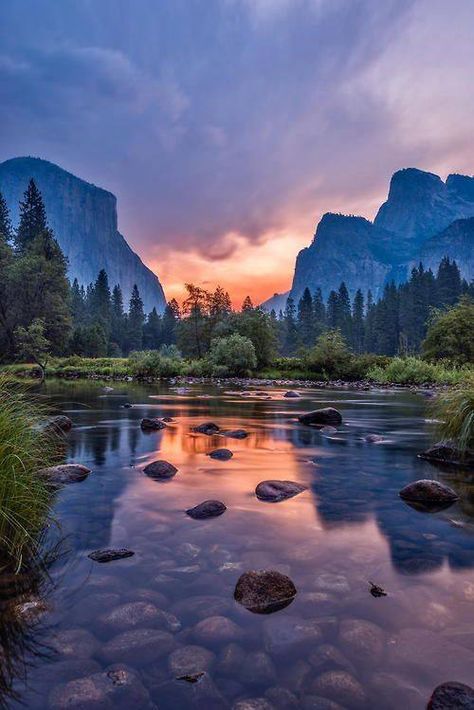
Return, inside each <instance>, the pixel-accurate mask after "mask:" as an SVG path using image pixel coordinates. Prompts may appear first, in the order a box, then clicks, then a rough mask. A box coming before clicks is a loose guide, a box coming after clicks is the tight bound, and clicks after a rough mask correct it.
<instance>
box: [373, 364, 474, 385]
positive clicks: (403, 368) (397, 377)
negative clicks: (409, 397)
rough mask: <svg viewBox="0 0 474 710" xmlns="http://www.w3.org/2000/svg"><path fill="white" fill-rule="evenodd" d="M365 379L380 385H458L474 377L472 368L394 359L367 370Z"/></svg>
mask: <svg viewBox="0 0 474 710" xmlns="http://www.w3.org/2000/svg"><path fill="white" fill-rule="evenodd" d="M367 377H368V379H370V380H373V381H374V382H379V383H382V384H386V383H394V384H400V385H410V384H413V385H417V384H418V385H420V384H424V383H427V384H439V385H459V384H463V383H465V382H468V381H469V380H470V379H471V378H473V377H474V368H473V367H472V366H471V367H469V366H467V365H465V366H459V365H458V366H456V365H452V364H448V363H445V362H428V361H427V360H422V359H421V358H418V357H394V358H391V360H390V361H389V362H388V363H387V364H386V365H385V366H375V367H372V368H369V370H368V372H367Z"/></svg>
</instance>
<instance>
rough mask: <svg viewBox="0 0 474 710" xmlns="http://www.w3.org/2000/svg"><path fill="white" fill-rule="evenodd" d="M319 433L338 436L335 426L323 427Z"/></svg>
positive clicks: (327, 425)
mask: <svg viewBox="0 0 474 710" xmlns="http://www.w3.org/2000/svg"><path fill="white" fill-rule="evenodd" d="M319 431H320V432H321V434H325V435H326V436H330V435H331V434H337V428H336V427H335V426H330V425H329V424H326V425H325V426H322V427H321V428H320V430H319Z"/></svg>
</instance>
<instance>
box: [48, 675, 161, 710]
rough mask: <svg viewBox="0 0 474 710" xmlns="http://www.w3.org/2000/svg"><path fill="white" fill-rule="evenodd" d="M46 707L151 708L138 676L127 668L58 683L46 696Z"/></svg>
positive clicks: (92, 709) (60, 709)
mask: <svg viewBox="0 0 474 710" xmlns="http://www.w3.org/2000/svg"><path fill="white" fill-rule="evenodd" d="M48 707H50V708H51V710H63V708H64V710H65V709H66V708H77V710H89V709H90V710H96V709H98V708H110V709H111V710H112V708H113V709H114V710H115V709H117V710H128V709H129V708H131V707H136V708H150V709H151V707H152V706H151V703H150V698H149V695H148V692H147V691H146V690H145V688H144V687H143V685H142V683H141V681H140V680H139V678H138V676H137V675H136V674H135V673H133V672H132V671H131V670H130V669H127V668H117V669H115V670H109V671H105V672H103V673H95V674H93V675H89V676H85V677H83V678H78V679H76V680H72V681H69V682H68V683H65V684H64V685H59V686H57V687H56V688H54V690H53V691H52V692H51V694H50V696H49V705H48Z"/></svg>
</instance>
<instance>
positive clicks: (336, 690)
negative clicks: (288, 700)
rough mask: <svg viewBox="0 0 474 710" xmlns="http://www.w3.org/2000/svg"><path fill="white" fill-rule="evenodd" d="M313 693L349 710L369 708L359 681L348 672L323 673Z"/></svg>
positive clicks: (316, 682)
mask: <svg viewBox="0 0 474 710" xmlns="http://www.w3.org/2000/svg"><path fill="white" fill-rule="evenodd" d="M312 691H313V692H314V693H315V694H317V695H322V696H323V697H324V698H328V699H329V700H333V701H334V702H336V703H340V704H341V705H343V706H344V707H348V708H360V709H361V710H362V709H363V708H367V707H369V705H368V698H367V695H366V693H365V690H364V689H363V687H362V685H361V684H360V683H359V681H358V680H357V679H356V678H354V676H353V675H352V674H351V673H348V672H347V671H327V672H326V673H322V674H321V675H320V676H319V677H318V678H316V680H315V681H314V683H313V685H312Z"/></svg>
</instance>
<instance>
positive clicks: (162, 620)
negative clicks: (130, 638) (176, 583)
mask: <svg viewBox="0 0 474 710" xmlns="http://www.w3.org/2000/svg"><path fill="white" fill-rule="evenodd" d="M97 623H98V624H99V626H100V628H102V629H103V630H105V631H107V632H109V633H120V632H122V631H128V630H129V629H135V628H140V627H149V628H151V627H153V628H154V627H158V628H161V629H165V630H166V631H171V632H176V631H179V630H180V629H181V623H180V622H179V620H178V619H177V618H176V617H175V616H174V615H173V614H170V613H168V612H166V611H162V610H161V609H158V608H157V607H156V606H155V605H154V604H151V603H150V602H145V601H136V602H129V603H127V604H122V605H121V606H117V607H115V608H114V609H112V610H111V611H108V612H106V613H105V614H102V615H101V616H100V617H99V618H98V619H97Z"/></svg>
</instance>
